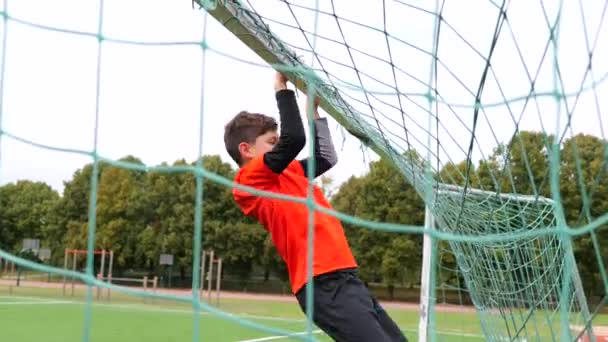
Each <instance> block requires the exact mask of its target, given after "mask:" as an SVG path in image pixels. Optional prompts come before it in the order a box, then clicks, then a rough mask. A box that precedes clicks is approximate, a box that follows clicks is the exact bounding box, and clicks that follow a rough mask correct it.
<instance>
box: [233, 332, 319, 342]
mask: <svg viewBox="0 0 608 342" xmlns="http://www.w3.org/2000/svg"><path fill="white" fill-rule="evenodd" d="M320 332H321V330H313V331H312V333H313V334H318V333H320ZM306 334H308V331H303V332H299V333H295V334H293V335H298V336H299V335H306ZM286 337H287V336H286V335H275V336H268V337H260V338H254V339H251V340H240V341H238V342H261V341H270V340H278V339H281V338H286Z"/></svg>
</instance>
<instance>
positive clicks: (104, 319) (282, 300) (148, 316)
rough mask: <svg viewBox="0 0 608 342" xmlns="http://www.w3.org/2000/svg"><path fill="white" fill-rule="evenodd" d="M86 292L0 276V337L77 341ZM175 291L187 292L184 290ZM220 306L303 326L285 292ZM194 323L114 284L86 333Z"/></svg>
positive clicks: (442, 310)
mask: <svg viewBox="0 0 608 342" xmlns="http://www.w3.org/2000/svg"><path fill="white" fill-rule="evenodd" d="M9 284H10V287H9ZM159 291H160V290H159ZM68 292H69V291H68ZM172 293H174V294H178V293H179V292H178V291H172ZM84 294H85V289H84V287H82V285H78V286H77V287H76V291H75V296H74V297H72V296H69V295H68V296H65V297H64V296H62V295H61V284H57V283H45V282H31V281H25V282H24V283H22V284H21V286H19V287H15V286H14V283H13V282H7V281H0V341H11V342H17V341H19V342H40V341H44V342H70V341H82V332H83V326H84V310H85V305H84V304H85V301H84V298H85V297H84ZM179 294H181V295H185V294H187V292H181V293H179ZM383 305H384V306H385V308H386V309H387V311H389V313H390V315H391V316H392V317H393V318H394V319H395V320H396V321H397V323H398V324H399V326H400V327H401V328H402V330H404V332H405V334H406V336H407V337H408V339H409V340H410V341H416V340H417V338H416V329H417V326H418V317H419V314H418V306H417V305H416V304H406V303H387V302H383ZM220 309H221V310H223V311H226V312H229V313H231V314H234V315H236V316H240V317H243V318H246V319H249V320H252V321H255V322H256V323H260V324H264V325H267V326H272V327H277V328H281V329H287V330H289V331H293V332H305V330H306V321H305V316H304V314H303V313H302V312H301V311H300V310H299V308H298V306H297V304H296V302H295V300H294V298H293V297H291V296H278V295H252V294H246V293H232V292H223V293H222V295H221V301H220ZM437 311H438V312H437V325H438V329H437V337H438V339H439V340H442V341H483V340H484V339H483V338H482V336H481V333H480V330H479V322H478V320H477V316H476V314H475V312H474V310H473V309H472V308H470V307H462V306H441V305H438V306H437ZM607 323H608V315H600V316H598V318H597V319H596V320H595V324H597V325H605V324H607ZM200 327H201V328H200V332H201V334H200V340H201V341H218V342H222V341H248V342H256V341H287V340H296V339H293V338H292V339H288V338H284V337H281V336H277V335H272V334H269V333H267V332H262V331H257V330H254V329H250V328H246V327H243V326H240V325H238V324H237V323H234V322H229V321H226V320H223V319H220V318H217V317H214V316H212V315H210V314H208V313H205V312H203V313H202V314H201V319H200ZM192 329H193V314H192V308H191V306H190V305H188V304H184V303H176V302H172V301H166V300H158V299H154V300H150V299H149V298H148V299H146V300H144V298H142V297H139V296H129V295H125V294H122V293H119V292H112V296H111V300H110V301H109V302H108V301H105V300H99V301H97V300H96V301H95V302H94V303H93V317H92V324H91V339H90V340H91V341H95V342H102V341H104V342H105V341H112V342H127V341H129V342H131V341H146V342H161V341H162V342H168V341H191V340H192ZM315 336H316V337H317V339H318V340H320V341H331V339H329V338H328V337H327V336H325V335H324V334H323V333H322V332H320V331H318V330H316V334H315Z"/></svg>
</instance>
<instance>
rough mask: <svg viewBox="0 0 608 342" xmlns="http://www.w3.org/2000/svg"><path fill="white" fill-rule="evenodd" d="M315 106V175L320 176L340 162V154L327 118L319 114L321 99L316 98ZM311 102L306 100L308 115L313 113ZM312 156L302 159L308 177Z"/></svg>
mask: <svg viewBox="0 0 608 342" xmlns="http://www.w3.org/2000/svg"><path fill="white" fill-rule="evenodd" d="M313 103H314V108H313V110H312V115H314V123H315V155H314V158H315V175H314V177H315V178H316V177H318V176H320V175H322V174H324V173H325V172H327V171H328V170H329V169H331V168H332V167H333V166H334V165H336V163H337V162H338V154H337V153H336V149H335V148H334V144H333V141H332V139H331V134H330V132H329V126H328V123H327V119H326V118H322V117H321V116H320V115H319V112H318V110H317V108H318V106H319V99H318V98H315V100H314V102H313ZM308 106H309V102H308V101H306V113H307V115H311V111H310V110H309V107H308ZM310 159H311V158H306V159H303V160H300V163H301V164H302V168H304V173H305V174H306V176H307V177H308V163H309V162H310Z"/></svg>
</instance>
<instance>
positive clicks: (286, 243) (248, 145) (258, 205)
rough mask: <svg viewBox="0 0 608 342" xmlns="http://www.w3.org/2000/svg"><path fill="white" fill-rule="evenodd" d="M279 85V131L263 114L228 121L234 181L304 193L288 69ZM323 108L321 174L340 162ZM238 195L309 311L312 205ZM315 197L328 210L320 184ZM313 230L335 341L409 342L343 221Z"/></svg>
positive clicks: (318, 125) (320, 310)
mask: <svg viewBox="0 0 608 342" xmlns="http://www.w3.org/2000/svg"><path fill="white" fill-rule="evenodd" d="M274 90H275V96H276V100H277V105H278V108H279V114H280V122H281V135H280V136H279V135H278V134H277V123H276V121H274V119H272V118H270V117H268V116H265V115H263V114H252V113H248V112H241V113H239V114H237V115H236V117H234V118H233V119H232V120H231V121H230V122H229V123H228V124H227V125H226V128H225V133H224V143H225V144H226V149H227V151H228V153H229V154H230V156H231V157H232V158H233V159H234V160H235V162H236V163H237V164H238V165H239V166H240V170H239V171H238V173H237V175H236V177H235V182H236V183H239V184H242V185H247V186H250V187H253V188H256V189H259V190H265V191H271V192H276V193H281V194H286V195H291V196H297V197H303V198H305V197H306V196H307V191H308V178H307V177H308V175H307V172H308V167H307V163H309V162H310V161H309V160H308V159H304V160H295V158H296V157H297V155H298V153H299V152H300V151H301V150H302V149H303V148H304V145H305V144H306V135H305V131H304V125H303V123H302V119H301V117H300V112H299V110H298V104H297V102H296V99H295V93H294V91H292V90H290V89H288V88H287V78H286V77H285V76H284V75H282V74H281V73H277V74H276V77H275V83H274ZM317 106H318V101H315V104H314V122H315V132H316V134H315V156H314V158H315V165H316V171H315V175H314V176H315V177H318V176H320V175H321V174H323V173H324V172H326V171H327V170H329V169H330V168H331V167H332V166H334V165H335V164H336V162H337V157H336V151H335V149H334V147H333V143H332V141H331V136H330V133H329V128H328V125H327V121H326V119H323V118H321V117H320V116H319V113H318V112H317ZM307 107H308V104H307ZM306 112H307V113H308V112H309V111H308V108H307V111H306ZM233 193H234V198H235V200H236V202H237V203H238V205H239V206H240V208H241V210H242V211H243V213H244V214H245V215H252V216H254V217H256V218H257V219H258V221H259V222H260V223H261V224H263V225H264V227H265V228H266V229H267V230H268V231H269V232H270V234H271V237H272V240H273V242H274V244H275V246H276V249H277V251H278V253H279V254H280V255H281V257H282V258H283V260H284V261H285V263H286V265H287V270H288V273H289V278H290V283H291V287H292V291H293V293H294V295H295V296H296V298H297V300H298V303H299V304H300V308H301V309H302V311H304V312H306V281H307V270H308V268H307V260H308V258H307V243H308V224H307V222H308V217H309V215H308V208H307V207H306V206H305V205H304V204H299V203H294V202H291V201H285V200H279V199H271V198H265V197H263V196H256V195H253V194H250V193H247V192H245V191H242V190H238V189H235V190H234V192H233ZM314 199H315V202H316V203H317V204H319V205H322V206H324V207H327V208H329V206H330V205H329V203H328V201H327V199H326V198H325V197H324V196H323V193H322V192H321V190H320V189H319V188H318V187H315V188H314ZM314 229H315V244H314V262H313V275H314V278H313V279H314V280H313V283H314V284H313V286H314V288H313V290H314V291H313V293H314V299H313V303H314V313H313V321H314V323H315V324H316V325H317V326H318V327H319V328H321V329H322V330H323V331H325V333H327V334H328V335H329V336H331V337H332V338H333V339H334V340H336V341H362V342H366V341H369V342H383V341H407V340H406V338H405V337H404V336H403V334H402V333H401V331H400V330H399V328H398V327H397V325H396V324H395V323H394V322H393V321H392V320H391V318H390V317H389V316H388V315H387V314H386V312H385V311H384V310H383V309H382V307H381V306H380V305H379V303H378V302H377V301H376V299H375V298H373V297H372V296H371V294H370V293H369V292H368V290H367V288H366V287H365V285H364V284H363V283H362V282H361V280H360V279H359V278H358V276H357V273H356V269H357V264H356V262H355V259H354V257H353V255H352V253H351V250H350V247H349V246H348V243H347V241H346V237H345V235H344V230H343V228H342V225H341V223H340V221H339V220H338V219H336V218H334V217H332V216H330V215H326V214H323V213H320V212H315V218H314Z"/></svg>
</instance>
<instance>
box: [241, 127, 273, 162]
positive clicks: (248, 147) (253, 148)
mask: <svg viewBox="0 0 608 342" xmlns="http://www.w3.org/2000/svg"><path fill="white" fill-rule="evenodd" d="M277 142H279V134H278V133H277V131H268V132H266V133H264V134H262V135H259V136H258V137H257V138H256V139H255V143H253V144H248V143H245V142H242V143H240V144H239V150H240V151H241V156H242V157H243V161H244V162H245V163H247V162H249V161H250V160H252V159H254V158H255V157H258V156H260V155H263V154H264V153H266V152H270V150H272V149H273V148H274V145H276V144H277Z"/></svg>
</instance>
